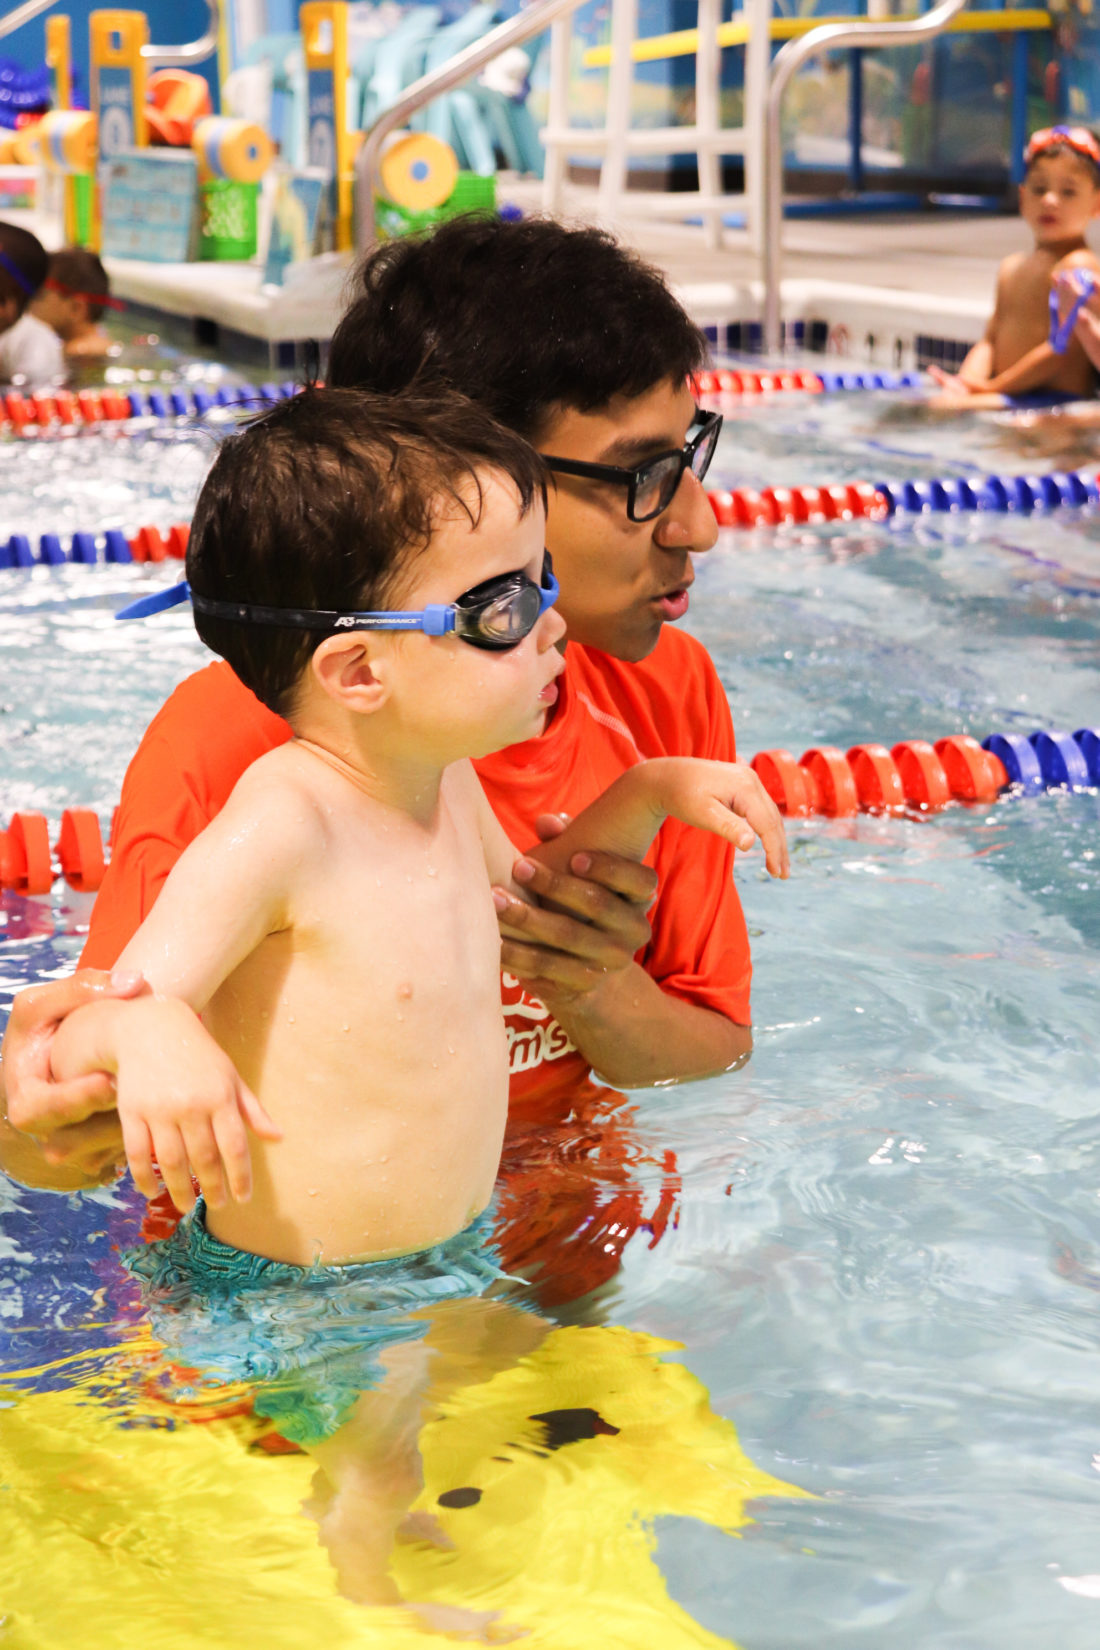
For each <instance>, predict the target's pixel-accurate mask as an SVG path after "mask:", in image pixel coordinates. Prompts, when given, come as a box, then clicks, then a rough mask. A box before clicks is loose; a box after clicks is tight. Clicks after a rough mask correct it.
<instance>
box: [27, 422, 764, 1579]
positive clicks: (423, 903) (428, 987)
mask: <svg viewBox="0 0 1100 1650" xmlns="http://www.w3.org/2000/svg"><path fill="white" fill-rule="evenodd" d="M542 489H543V470H542V465H541V462H540V460H539V459H538V457H537V455H536V454H535V453H534V452H533V451H532V449H531V448H530V447H528V446H527V444H526V443H525V442H524V441H523V440H521V439H520V438H519V437H518V436H516V435H514V434H512V433H511V432H510V431H507V430H505V429H503V428H502V427H501V426H499V425H497V424H496V423H494V421H493V420H492V419H490V418H489V416H488V415H487V414H486V413H484V412H482V411H481V409H480V408H478V407H476V406H475V405H473V404H472V403H469V402H466V401H465V400H464V399H463V398H461V397H458V396H455V395H451V394H441V395H437V396H434V397H433V398H432V400H431V401H430V402H429V401H427V400H425V401H417V400H413V399H411V398H409V399H403V398H400V397H383V396H373V395H368V394H365V393H362V392H357V391H347V390H308V391H306V392H304V393H302V394H301V395H298V396H296V397H294V398H293V399H292V400H288V401H285V402H283V403H281V405H279V406H278V407H277V408H276V409H275V410H274V411H272V412H271V413H270V414H268V415H267V416H266V417H265V418H264V419H262V420H260V421H259V422H258V423H256V424H254V425H252V426H251V427H250V428H248V429H246V430H245V431H244V432H243V433H241V434H238V435H235V436H231V437H230V438H229V439H228V440H227V441H225V442H224V443H223V445H222V448H221V450H220V452H219V455H218V458H217V460H216V461H215V464H214V466H213V469H212V470H211V473H210V476H209V478H208V479H207V482H206V485H205V487H204V489H203V492H202V495H201V497H200V499H199V502H198V506H197V508H196V512H195V517H194V521H193V524H192V530H191V540H190V545H189V548H188V562H187V570H188V577H189V581H190V586H191V599H192V602H193V605H194V609H195V615H196V625H197V628H198V629H199V632H200V634H201V635H202V636H203V639H204V640H205V641H206V642H207V643H208V645H210V646H211V647H213V648H214V649H215V650H216V651H217V652H219V653H221V654H223V656H224V657H225V658H226V659H227V660H228V662H229V663H230V664H231V665H232V667H233V669H234V670H235V671H236V672H237V673H238V674H239V676H240V677H241V679H242V681H244V682H245V683H246V685H247V686H249V687H250V688H251V689H252V691H253V692H254V693H256V694H257V696H258V697H259V698H260V699H261V700H262V701H263V702H264V703H265V704H267V705H268V706H269V708H271V709H272V710H275V711H276V712H277V713H278V714H280V715H284V716H285V717H286V718H287V719H288V720H289V721H290V723H291V726H292V728H293V730H294V738H293V739H292V741H291V742H290V743H289V744H284V745H281V746H279V747H278V748H277V749H275V750H272V751H270V752H268V754H266V755H265V756H262V757H261V758H260V759H259V760H258V761H256V762H255V763H253V765H252V767H251V768H249V769H248V770H247V772H246V773H245V774H244V776H243V777H242V778H241V779H240V780H239V781H238V784H237V786H236V788H235V789H234V791H233V793H232V795H231V797H230V799H229V801H228V803H227V804H226V806H225V808H224V809H223V810H222V812H221V813H220V814H219V815H218V816H217V818H216V819H215V820H214V821H213V822H212V823H211V824H210V825H209V826H208V827H207V829H206V830H205V831H204V832H203V834H202V835H201V836H200V837H199V838H198V839H197V840H196V841H195V842H194V843H192V845H191V846H190V847H189V848H188V849H187V851H186V852H185V853H184V855H183V856H182V858H181V859H180V861H179V862H178V864H177V866H176V867H175V868H174V870H173V871H172V873H171V875H170V876H169V878H168V880H167V882H166V884H165V886H164V888H163V890H162V892H161V894H160V896H159V898H158V900H157V903H156V905H155V906H154V907H153V910H152V912H151V913H150V915H149V916H148V918H147V919H146V921H145V922H144V923H143V925H142V927H141V928H140V930H139V931H138V933H137V935H136V936H135V938H134V939H133V941H132V942H131V943H130V945H129V946H128V947H127V948H126V951H125V952H124V954H123V957H122V959H121V962H120V966H121V967H123V968H126V969H138V970H140V971H141V972H142V973H143V974H144V976H145V978H146V980H147V981H148V982H149V983H150V985H151V986H152V988H153V991H154V992H155V993H157V995H150V996H145V997H137V998H134V999H132V1000H130V1001H125V1002H123V1001H112V1002H107V1001H101V1002H98V1003H96V1004H94V1005H91V1006H89V1007H86V1008H81V1009H78V1010H77V1011H76V1012H74V1013H73V1014H72V1015H70V1016H69V1018H68V1019H67V1020H66V1021H65V1022H64V1024H63V1025H62V1027H61V1028H60V1029H59V1031H58V1033H57V1035H56V1037H55V1039H54V1042H53V1046H52V1061H53V1068H54V1071H55V1072H56V1074H57V1075H59V1076H68V1077H72V1076H75V1075H76V1074H77V1073H78V1072H87V1071H91V1070H108V1071H112V1072H114V1073H116V1074H117V1087H118V1110H119V1117H120V1121H121V1125H122V1130H123V1138H124V1141H125V1145H126V1151H127V1156H128V1158H129V1161H130V1165H131V1168H132V1170H133V1173H134V1178H135V1180H136V1182H137V1184H138V1186H139V1187H140V1189H141V1190H142V1191H143V1192H145V1193H146V1195H149V1196H152V1195H155V1193H156V1191H157V1183H156V1179H155V1175H154V1171H153V1167H152V1160H153V1158H155V1159H156V1161H157V1164H158V1165H159V1169H160V1172H161V1174H162V1176H163V1178H164V1181H165V1184H166V1185H167V1187H168V1190H169V1192H170V1193H171V1195H172V1197H173V1199H174V1201H175V1202H176V1204H177V1205H178V1206H179V1207H180V1208H181V1209H187V1210H190V1211H191V1212H190V1213H189V1215H188V1217H187V1218H186V1219H185V1220H184V1222H183V1223H182V1225H181V1226H180V1227H179V1228H178V1229H177V1231H176V1232H175V1233H174V1234H173V1235H172V1237H170V1238H169V1239H167V1240H165V1241H164V1242H162V1243H159V1244H153V1245H151V1246H150V1247H149V1248H148V1249H146V1250H144V1251H142V1252H140V1253H139V1254H138V1256H137V1257H136V1258H135V1259H134V1260H133V1261H132V1264H133V1266H134V1269H135V1270H136V1271H139V1272H140V1273H141V1274H142V1275H144V1276H145V1277H146V1278H147V1279H148V1281H149V1283H150V1284H151V1286H152V1297H153V1301H154V1303H156V1302H157V1301H159V1302H160V1303H161V1305H162V1307H163V1306H167V1307H168V1308H169V1311H168V1318H169V1320H171V1319H174V1320H175V1327H174V1328H173V1325H172V1323H171V1322H170V1321H169V1322H168V1323H167V1324H166V1326H165V1327H163V1328H162V1327H161V1324H160V1323H159V1322H158V1324H157V1327H158V1330H159V1332H160V1333H161V1334H162V1338H164V1339H165V1340H166V1341H168V1343H169V1345H170V1347H171V1348H172V1351H173V1354H174V1355H175V1356H177V1357H179V1359H180V1361H181V1362H183V1363H185V1364H187V1365H189V1366H191V1367H192V1368H199V1369H205V1370H208V1371H212V1372H214V1373H215V1374H216V1375H217V1376H219V1377H220V1378H222V1379H236V1380H253V1381H254V1380H255V1379H256V1378H257V1376H260V1377H262V1379H261V1383H260V1389H259V1391H258V1392H257V1393H256V1397H255V1403H256V1408H257V1409H258V1410H259V1411H260V1413H261V1414H264V1415H267V1416H268V1417H269V1418H271V1419H272V1420H273V1421H274V1423H275V1425H276V1426H277V1427H278V1429H279V1431H280V1432H282V1433H283V1435H284V1436H288V1437H290V1438H292V1439H294V1440H295V1441H296V1442H299V1443H302V1444H304V1445H306V1446H307V1447H308V1448H309V1449H310V1451H311V1453H313V1454H314V1455H315V1456H316V1458H317V1459H318V1461H319V1462H320V1463H321V1465H322V1467H323V1468H324V1470H325V1471H326V1472H327V1473H328V1475H329V1477H330V1479H331V1481H332V1483H333V1484H334V1485H336V1486H337V1491H338V1495H337V1501H338V1503H339V1505H340V1506H341V1507H342V1508H343V1509H344V1512H346V1513H347V1517H348V1519H349V1520H351V1523H350V1524H349V1525H348V1529H349V1530H351V1534H349V1535H348V1536H347V1539H346V1540H345V1539H344V1536H340V1537H338V1536H337V1533H336V1532H337V1529H338V1528H343V1525H341V1523H340V1519H335V1520H332V1519H330V1518H329V1517H328V1515H326V1520H325V1536H324V1538H325V1540H326V1542H327V1543H329V1544H330V1549H331V1550H333V1553H334V1559H335V1560H336V1561H337V1562H338V1567H339V1568H340V1569H341V1574H342V1576H344V1577H345V1578H353V1579H347V1580H346V1586H347V1587H348V1589H349V1590H351V1591H353V1593H354V1596H357V1597H360V1598H362V1599H363V1600H364V1601H370V1602H379V1603H381V1602H386V1601H387V1600H389V1601H394V1593H393V1590H392V1583H390V1582H389V1581H388V1580H387V1577H386V1573H385V1572H386V1556H387V1554H388V1551H389V1543H390V1542H391V1541H392V1537H393V1533H394V1530H395V1528H396V1521H397V1519H398V1517H399V1516H400V1514H401V1513H402V1511H403V1510H404V1509H405V1508H406V1507H407V1506H408V1505H409V1503H410V1501H411V1499H412V1497H413V1495H415V1493H416V1488H417V1484H418V1478H417V1473H416V1471H415V1468H414V1466H413V1464H412V1462H413V1459H414V1457H415V1454H416V1451H415V1440H416V1433H417V1426H418V1423H419V1419H420V1416H421V1404H422V1401H423V1398H424V1394H425V1392H426V1391H427V1390H428V1365H427V1364H426V1363H425V1362H424V1361H423V1360H424V1359H425V1357H426V1355H427V1354H426V1351H425V1348H427V1349H428V1350H430V1352H431V1355H432V1360H433V1366H434V1368H435V1370H436V1372H437V1374H436V1377H435V1378H434V1381H433V1387H432V1390H433V1391H434V1392H435V1393H436V1396H437V1397H438V1393H439V1378H438V1371H439V1370H440V1369H451V1370H453V1371H454V1376H453V1378H454V1380H455V1381H459V1380H461V1379H467V1380H469V1379H475V1378H478V1374H479V1372H481V1373H484V1372H485V1371H486V1370H488V1369H491V1368H494V1367H500V1361H501V1359H505V1360H506V1359H507V1358H508V1357H509V1356H511V1354H512V1351H514V1350H516V1349H519V1350H520V1351H522V1350H526V1349H527V1348H528V1347H530V1345H531V1344H533V1342H534V1341H535V1340H537V1338H538V1337H539V1336H540V1335H541V1333H542V1329H541V1326H540V1324H539V1321H538V1320H535V1319H533V1318H532V1316H531V1314H529V1313H525V1312H517V1311H516V1309H515V1308H514V1307H513V1308H507V1309H505V1308H506V1303H504V1302H501V1301H494V1300H486V1299H484V1298H483V1297H484V1296H485V1295H486V1292H487V1290H489V1289H490V1288H491V1287H492V1285H493V1284H494V1283H495V1282H496V1281H497V1280H498V1279H499V1278H500V1277H501V1273H500V1269H499V1267H498V1266H497V1265H496V1263H495V1260H494V1256H493V1252H492V1250H491V1248H490V1247H489V1242H488V1226H489V1222H488V1220H487V1217H486V1209H487V1206H488V1204H489V1201H490V1198H491V1195H492V1190H493V1185H494V1181H495V1179H496V1174H497V1169H498V1164H499V1159H500V1153H501V1144H502V1139H503V1132H504V1123H505V1117H506V1112H507V1102H508V1058H507V1046H506V1037H505V1030H504V1022H503V1019H502V1016H501V1007H500V993H499V978H498V976H499V966H500V937H499V933H498V929H497V924H496V920H495V915H494V909H493V900H492V897H491V894H490V888H491V884H493V883H496V884H500V885H502V886H504V887H507V888H508V889H510V890H511V891H513V892H514V894H515V896H516V897H518V898H528V897H529V896H527V895H525V894H524V893H523V891H522V890H521V889H520V888H519V886H518V884H515V883H514V882H513V878H512V867H513V865H514V863H515V858H516V850H515V849H514V848H513V846H512V844H511V843H510V842H509V841H508V839H507V837H506V835H505V833H504V831H503V829H502V828H501V826H500V825H499V823H498V822H497V820H496V818H495V816H494V814H493V813H492V811H491V809H490V808H489V805H488V803H487V801H486V799H485V796H484V793H483V792H482V790H481V787H480V785H479V783H478V780H477V777H476V775H475V774H474V771H473V769H472V767H471V766H470V763H469V761H468V760H466V759H467V758H470V757H476V756H481V755H484V754H486V753H488V752H489V751H492V750H495V749H498V748H500V747H502V746H505V745H510V744H515V743H518V742H520V741H525V740H529V739H532V738H535V737H537V735H539V734H540V733H541V732H542V731H543V728H544V726H545V724H546V721H547V719H548V718H549V717H550V716H551V715H552V714H553V708H554V705H555V702H556V699H557V687H556V685H555V682H556V678H557V677H558V676H559V675H560V673H561V671H562V669H563V660H562V655H561V651H560V644H561V643H562V640H563V631H564V626H563V624H562V621H561V620H560V618H559V617H558V616H557V614H556V613H555V612H554V610H553V605H552V604H553V602H554V599H555V596H556V593H557V586H556V582H555V580H554V578H553V573H552V570H551V567H550V559H549V555H548V554H547V552H546V551H545V550H544V527H545V515H544V506H543V491H542ZM672 816H675V817H677V818H679V819H682V820H684V821H685V822H686V823H688V824H697V825H700V826H702V827H703V828H704V829H707V830H712V831H715V832H717V833H718V834H719V835H722V836H725V837H726V838H727V839H729V840H731V841H733V842H734V844H735V845H736V846H737V847H740V848H745V847H747V846H748V845H749V844H750V843H751V842H752V841H753V840H755V837H756V836H757V835H759V836H760V837H761V839H762V840H763V842H764V845H765V849H766V855H767V865H768V869H769V870H770V871H771V872H772V874H773V875H777V876H785V875H786V873H787V857H786V845H785V841H784V836H783V826H782V821H781V819H780V817H779V814H778V812H777V810H776V808H775V806H774V804H773V803H772V802H771V799H770V798H769V797H768V796H767V794H766V792H765V791H764V790H763V788H762V786H761V785H760V783H759V781H758V780H757V778H756V775H755V774H754V773H753V772H752V770H751V769H749V768H747V767H746V766H744V765H743V764H741V763H718V762H707V761H702V760H694V759H689V758H658V759H655V760H652V761H648V762H645V761H641V762H639V763H638V765H637V766H636V767H633V768H631V769H629V770H628V771H627V772H626V773H625V774H623V775H622V776H621V777H620V778H619V779H618V780H617V781H616V782H615V783H614V784H613V785H612V786H611V787H610V789H609V790H607V791H606V792H605V793H604V794H603V795H602V796H600V797H598V798H597V799H596V801H595V802H594V803H592V804H591V805H590V806H589V807H588V808H586V809H585V810H584V811H583V812H582V813H580V814H579V815H578V816H577V818H576V819H575V820H574V821H573V822H572V823H571V824H570V825H569V826H567V828H566V829H565V831H564V832H563V833H562V835H561V836H559V837H557V838H555V839H554V840H553V841H552V842H550V843H544V844H541V845H540V846H539V847H538V848H536V849H534V850H533V851H532V852H533V854H534V855H535V856H537V857H539V858H541V859H543V861H544V862H545V863H547V864H549V865H551V866H552V867H554V868H555V869H560V868H562V867H564V866H566V865H567V864H568V862H569V860H570V858H571V856H572V855H573V854H574V853H575V852H576V851H577V850H578V849H581V848H585V849H598V848H606V849H609V850H611V851H613V852H616V853H620V854H623V855H628V856H632V857H635V858H640V857H641V856H642V855H643V854H644V853H645V852H646V850H647V848H648V847H649V844H650V842H651V841H652V839H653V838H654V836H655V835H656V833H657V831H658V830H659V828H660V826H661V824H662V822H663V820H664V819H665V818H666V817H672ZM200 1014H201V1015H202V1016H203V1020H202V1021H201V1022H200V1020H199V1018H198V1016H199V1015H200ZM246 1125H247V1126H248V1127H249V1128H250V1129H251V1130H252V1131H253V1134H254V1137H255V1145H254V1148H253V1152H252V1153H250V1150H249V1141H248V1138H247V1136H246V1132H245V1126H246ZM252 1157H254V1162H252V1161H250V1159H251V1158H252ZM192 1172H193V1173H194V1174H195V1176H196V1177H197V1178H198V1180H199V1181H200V1183H201V1186H202V1191H203V1196H202V1198H201V1199H200V1201H199V1202H198V1204H197V1205H196V1204H195V1199H194V1196H193V1192H192V1187H191V1174H192ZM192 1205H194V1207H193V1208H192ZM326 1302H327V1306H326V1304H325V1303H326ZM410 1314H415V1317H414V1316H410ZM517 1318H518V1319H519V1320H520V1322H519V1324H518V1327H517V1323H516V1321H515V1320H516V1319H517ZM509 1349H511V1350H509ZM383 1370H384V1371H385V1373H386V1379H385V1380H383ZM391 1378H392V1379H391ZM447 1379H448V1380H450V1379H451V1377H450V1376H448V1377H447ZM380 1381H381V1382H382V1386H383V1387H385V1388H386V1389H387V1390H386V1391H385V1393H384V1394H383V1392H382V1390H381V1389H380V1390H378V1391H373V1390H372V1389H374V1388H379V1385H380ZM394 1385H395V1386H396V1388H397V1391H396V1395H394V1394H393V1393H392V1391H391V1390H390V1388H391V1387H393V1386H394ZM383 1398H384V1401H383ZM353 1411H354V1412H355V1419H354V1422H353ZM352 1507H354V1509H355V1510H354V1515H353V1514H352V1512H351V1511H350V1510H349V1509H350V1508H352ZM341 1517H343V1514H341ZM352 1526H354V1528H352ZM337 1546H338V1548H339V1555H340V1556H339V1557H337V1553H336V1547H337Z"/></svg>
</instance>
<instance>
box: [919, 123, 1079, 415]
mask: <svg viewBox="0 0 1100 1650" xmlns="http://www.w3.org/2000/svg"><path fill="white" fill-rule="evenodd" d="M1024 165H1025V167H1026V174H1025V177H1024V181H1023V183H1022V184H1021V185H1020V216H1021V217H1022V218H1023V220H1024V222H1025V223H1026V224H1027V226H1028V228H1029V229H1030V230H1031V232H1032V235H1033V236H1034V239H1035V245H1034V247H1033V248H1032V250H1031V251H1030V252H1014V253H1013V254H1012V256H1011V257H1009V258H1006V259H1005V260H1004V262H1003V263H1002V265H1001V268H1000V272H999V274H998V276H997V297H996V304H995V307H994V310H993V314H992V316H991V317H990V320H989V324H988V326H987V327H986V329H985V335H984V337H983V338H982V339H981V341H980V342H979V343H977V344H975V345H974V348H973V349H972V350H971V351H970V353H969V354H968V355H967V357H966V359H965V361H964V362H963V364H962V366H961V367H960V368H959V371H958V373H957V375H951V374H948V373H945V372H943V371H942V370H941V369H940V368H938V367H930V368H929V372H930V374H931V376H932V377H933V378H934V379H935V380H936V382H937V383H938V384H940V385H941V386H942V388H943V389H944V390H945V391H947V392H948V395H949V397H950V398H951V399H952V400H957V399H960V398H972V397H974V396H977V395H996V396H1002V395H1012V396H1019V395H1029V394H1036V393H1039V392H1042V393H1045V394H1048V395H1050V394H1053V395H1058V396H1061V397H1064V398H1065V399H1067V400H1072V399H1075V398H1081V397H1085V396H1090V395H1091V394H1092V393H1093V390H1094V387H1095V371H1094V368H1093V365H1092V363H1091V361H1090V360H1089V357H1088V356H1087V355H1086V353H1085V350H1084V349H1083V348H1082V345H1081V340H1080V334H1079V332H1077V331H1075V332H1074V334H1073V336H1072V337H1070V339H1069V340H1068V345H1067V347H1066V348H1065V349H1064V351H1062V352H1059V350H1058V349H1056V347H1055V344H1054V343H1053V342H1052V341H1051V333H1052V327H1051V312H1050V298H1051V292H1052V290H1054V287H1055V283H1056V282H1057V281H1058V279H1059V277H1060V276H1063V275H1065V274H1067V273H1068V272H1070V271H1072V270H1074V269H1085V270H1091V271H1094V272H1100V261H1098V260H1097V258H1096V257H1095V255H1094V254H1093V252H1092V251H1091V249H1090V248H1089V246H1088V244H1087V242H1086V240H1085V231H1086V229H1087V228H1088V225H1089V222H1090V220H1091V219H1092V218H1094V217H1095V216H1096V215H1097V213H1100V141H1098V140H1097V138H1096V137H1095V136H1094V134H1093V133H1092V132H1090V131H1089V130H1088V129H1087V128H1086V127H1084V126H1051V127H1047V128H1045V129H1044V130H1043V131H1040V132H1035V133H1034V134H1033V136H1032V138H1031V140H1030V141H1029V143H1028V146H1027V149H1026V150H1025V151H1024Z"/></svg>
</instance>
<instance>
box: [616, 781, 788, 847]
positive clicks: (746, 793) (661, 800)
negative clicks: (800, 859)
mask: <svg viewBox="0 0 1100 1650" xmlns="http://www.w3.org/2000/svg"><path fill="white" fill-rule="evenodd" d="M630 771H631V773H638V774H642V775H646V774H648V775H649V776H651V780H652V783H653V786H654V790H653V798H654V802H655V804H656V805H657V806H658V807H659V808H660V809H661V811H662V812H663V813H664V814H666V815H667V816H669V817H670V818H673V819H679V820H682V821H683V823H684V824H685V825H697V826H699V828H700V829H701V830H704V831H713V832H714V834H715V835H716V836H720V837H724V838H725V840H726V841H727V842H732V843H733V846H734V847H735V848H740V849H741V851H742V852H743V853H744V852H746V851H747V850H748V849H749V848H751V847H752V846H753V844H754V843H755V841H756V839H757V838H758V837H759V839H760V843H761V845H762V847H763V849H764V862H765V864H766V865H767V868H768V872H769V874H770V875H771V876H773V877H787V876H789V875H790V869H791V865H790V858H789V855H788V853H787V833H786V830H785V828H784V825H783V816H782V814H781V813H780V812H779V809H778V808H777V807H776V805H775V803H774V802H773V801H772V799H771V797H770V796H769V795H768V793H767V791H766V790H765V789H764V787H763V785H762V784H761V783H760V780H759V779H758V778H757V775H756V773H755V772H754V770H753V769H752V768H750V767H749V765H748V763H746V762H707V761H704V760H702V759H701V758H698V757H690V756H666V757H659V758H658V759H657V760H656V761H654V762H647V763H644V764H643V765H642V767H641V768H633V769H631V770H630Z"/></svg>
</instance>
